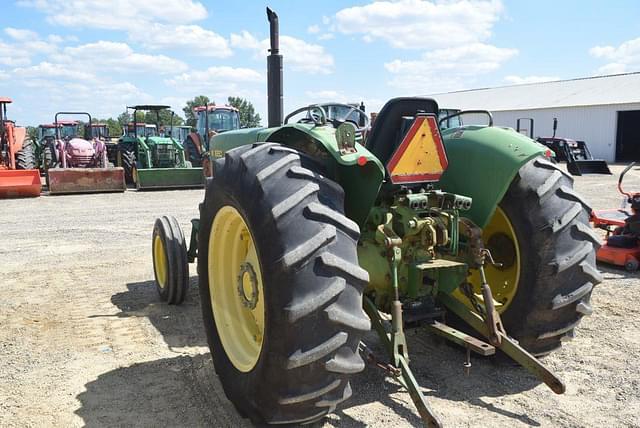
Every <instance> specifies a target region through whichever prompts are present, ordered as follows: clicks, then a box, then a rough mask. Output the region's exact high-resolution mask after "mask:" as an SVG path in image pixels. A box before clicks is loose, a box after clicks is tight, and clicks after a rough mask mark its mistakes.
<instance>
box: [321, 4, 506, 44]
mask: <svg viewBox="0 0 640 428" xmlns="http://www.w3.org/2000/svg"><path fill="white" fill-rule="evenodd" d="M502 10H503V7H502V3H501V2H500V1H499V0H491V1H475V0H462V1H422V0H399V1H394V2H391V1H376V2H373V3H370V4H368V5H366V6H355V7H350V8H346V9H342V10H340V11H338V13H336V14H335V16H334V17H333V22H334V24H333V27H334V28H335V29H336V30H337V31H339V32H341V33H344V34H360V35H362V36H363V38H364V40H365V41H369V42H370V41H374V40H383V41H385V42H387V43H389V44H390V45H391V46H393V47H395V48H401V49H433V48H441V47H448V46H453V45H460V44H467V43H474V42H477V41H481V40H486V39H487V38H489V36H490V35H491V29H492V27H493V25H494V23H495V22H496V21H497V20H498V19H499V16H500V14H501V13H502Z"/></svg>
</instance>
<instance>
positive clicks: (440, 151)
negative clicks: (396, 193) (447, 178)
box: [387, 114, 448, 184]
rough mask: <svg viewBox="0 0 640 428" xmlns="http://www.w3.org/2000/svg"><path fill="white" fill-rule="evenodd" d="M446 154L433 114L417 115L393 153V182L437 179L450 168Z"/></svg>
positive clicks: (418, 181) (391, 175)
mask: <svg viewBox="0 0 640 428" xmlns="http://www.w3.org/2000/svg"><path fill="white" fill-rule="evenodd" d="M447 165H448V161H447V154H446V153H445V151H444V145H443V144H442V137H441V136H440V130H439V129H438V123H437V121H436V117H435V116H434V115H430V114H429V115H427V114H425V115H418V116H417V117H416V118H415V120H414V121H413V124H412V125H411V128H409V132H407V135H405V137H404V138H403V139H402V142H401V143H400V145H399V146H398V148H397V149H396V151H395V152H394V153H393V156H391V160H390V161H389V163H388V164H387V170H388V171H389V176H390V177H391V182H392V183H393V184H402V183H421V182H430V181H438V180H439V179H440V177H441V176H442V174H443V173H444V171H445V170H446V169H447Z"/></svg>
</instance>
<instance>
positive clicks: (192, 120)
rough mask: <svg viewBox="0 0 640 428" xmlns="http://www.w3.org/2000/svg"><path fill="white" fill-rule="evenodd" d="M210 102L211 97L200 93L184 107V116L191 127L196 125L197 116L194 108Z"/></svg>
mask: <svg viewBox="0 0 640 428" xmlns="http://www.w3.org/2000/svg"><path fill="white" fill-rule="evenodd" d="M210 103H211V100H209V97H207V96H206V95H198V96H197V97H195V98H194V99H192V100H189V101H187V105H186V106H185V107H184V108H183V109H182V111H183V112H184V117H185V118H186V120H187V125H189V126H191V127H195V126H196V121H197V118H196V116H195V115H194V114H193V109H194V108H195V107H199V106H204V105H207V104H210Z"/></svg>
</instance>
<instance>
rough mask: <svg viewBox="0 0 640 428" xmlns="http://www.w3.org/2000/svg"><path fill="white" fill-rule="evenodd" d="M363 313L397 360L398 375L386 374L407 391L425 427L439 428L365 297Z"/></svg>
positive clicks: (375, 309)
mask: <svg viewBox="0 0 640 428" xmlns="http://www.w3.org/2000/svg"><path fill="white" fill-rule="evenodd" d="M364 311H365V312H366V313H367V315H369V319H371V326H372V327H373V329H374V330H375V331H376V332H377V333H378V336H379V337H380V341H381V342H382V344H383V345H384V347H385V348H386V349H387V351H388V352H389V356H390V357H392V358H393V359H394V360H396V358H397V364H394V366H395V368H396V370H397V369H399V374H398V372H397V371H396V372H395V374H394V373H392V371H391V370H388V372H389V373H390V374H391V375H392V376H394V378H395V379H396V380H398V382H400V384H402V386H404V387H405V388H406V389H407V391H409V396H410V397H411V400H413V404H414V405H415V406H416V409H417V410H418V413H419V414H420V417H421V418H422V421H423V422H424V424H425V426H426V427H429V428H441V427H442V424H441V423H440V421H439V420H438V417H437V416H436V415H435V413H434V412H433V410H431V407H429V403H427V400H426V398H425V397H424V395H423V394H422V391H420V385H418V382H417V381H416V378H415V377H414V376H413V373H412V372H411V369H410V368H409V363H408V361H407V359H406V358H405V357H404V355H402V354H401V353H397V352H395V348H394V344H393V342H392V339H391V335H390V334H389V333H387V330H386V329H385V328H384V325H383V324H382V318H381V317H380V314H379V313H378V309H377V308H376V306H375V304H374V303H373V302H372V301H371V299H369V298H368V297H366V296H365V297H364ZM403 339H404V335H403ZM404 351H405V352H406V344H405V346H404Z"/></svg>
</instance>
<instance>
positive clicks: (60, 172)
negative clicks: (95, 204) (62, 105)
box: [42, 112, 126, 194]
mask: <svg viewBox="0 0 640 428" xmlns="http://www.w3.org/2000/svg"><path fill="white" fill-rule="evenodd" d="M60 116H86V117H87V119H88V122H87V123H86V127H83V126H82V123H81V122H78V121H69V120H61V119H59V117H60ZM92 128H93V123H92V119H91V115H90V114H89V113H87V112H58V113H56V115H55V121H54V123H53V130H54V132H55V137H54V138H53V139H52V138H50V137H48V136H45V137H44V138H43V140H44V142H43V143H42V144H43V145H44V149H43V151H44V154H43V158H44V162H43V163H44V165H45V169H46V177H47V186H48V188H49V193H51V194H66V193H98V192H124V191H125V189H126V187H125V184H124V171H123V170H122V168H115V167H114V166H113V165H112V164H110V162H109V160H108V157H107V147H106V138H104V137H103V136H100V135H98V136H96V137H93V136H92ZM42 129H43V130H44V129H47V128H42ZM43 135H44V133H43Z"/></svg>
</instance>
